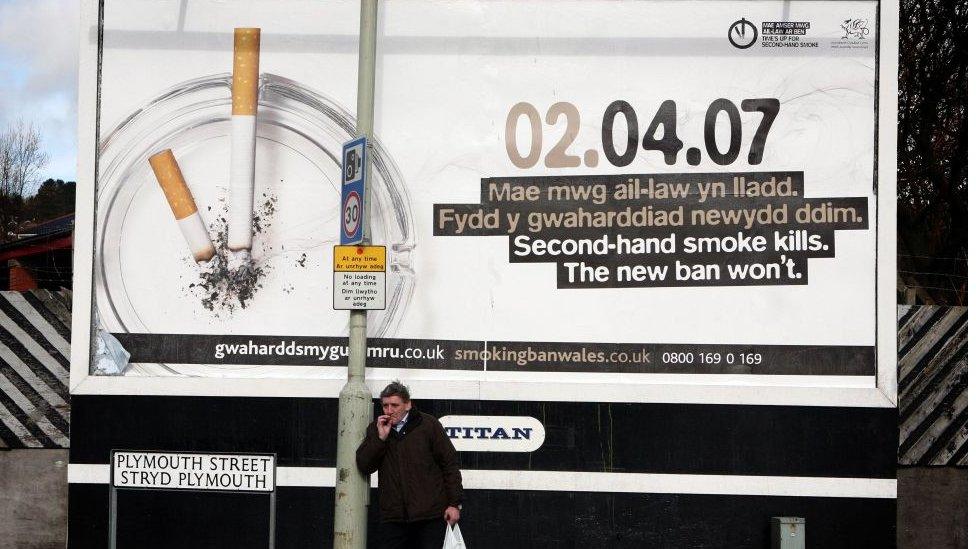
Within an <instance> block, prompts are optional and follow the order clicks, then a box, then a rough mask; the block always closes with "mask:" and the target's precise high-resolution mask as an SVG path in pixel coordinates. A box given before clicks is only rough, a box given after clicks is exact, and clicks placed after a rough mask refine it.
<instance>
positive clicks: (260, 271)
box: [190, 217, 268, 313]
mask: <svg viewBox="0 0 976 549" xmlns="http://www.w3.org/2000/svg"><path fill="white" fill-rule="evenodd" d="M220 223H221V225H220V227H219V228H218V229H217V231H216V235H217V241H216V243H215V244H216V245H217V246H216V247H217V253H216V254H215V255H214V256H213V258H212V259H211V260H210V261H208V262H206V263H204V264H201V265H200V278H199V280H198V281H197V282H196V283H194V284H190V288H191V289H195V290H197V291H198V292H199V294H200V296H201V297H200V303H201V304H202V305H203V307H204V308H205V309H207V310H208V311H213V312H215V313H220V312H233V311H234V310H235V309H236V308H237V307H240V308H242V309H246V308H247V306H248V304H249V303H250V301H251V300H252V299H254V295H255V294H256V293H257V291H258V290H259V289H260V288H262V286H263V284H262V279H263V278H264V277H265V276H266V275H267V273H268V267H267V266H266V265H261V264H257V263H255V262H254V261H252V260H251V258H250V257H243V258H242V257H240V254H242V252H233V251H231V250H228V249H227V220H226V218H223V217H221V218H220ZM243 254H247V252H243Z"/></svg>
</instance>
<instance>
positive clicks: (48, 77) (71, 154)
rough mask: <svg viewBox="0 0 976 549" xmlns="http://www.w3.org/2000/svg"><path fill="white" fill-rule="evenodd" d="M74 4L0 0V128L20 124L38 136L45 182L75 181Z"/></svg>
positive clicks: (66, 0)
mask: <svg viewBox="0 0 976 549" xmlns="http://www.w3.org/2000/svg"><path fill="white" fill-rule="evenodd" d="M78 4H79V3H78V2H77V0H0V74H2V75H3V78H2V79H0V128H3V127H6V126H7V125H8V124H9V123H11V122H12V121H14V120H17V119H19V118H22V119H24V120H27V121H30V122H33V123H34V124H35V125H36V126H37V127H38V128H39V129H40V131H41V135H42V138H43V140H44V145H45V150H46V151H47V152H48V154H49V155H50V157H51V161H50V162H49V163H48V166H47V168H46V169H45V170H44V175H43V177H54V178H62V179H67V178H72V179H74V178H75V161H76V160H75V159H76V156H77V143H76V135H77V131H76V128H77V118H78V113H77V89H78V17H79V12H78Z"/></svg>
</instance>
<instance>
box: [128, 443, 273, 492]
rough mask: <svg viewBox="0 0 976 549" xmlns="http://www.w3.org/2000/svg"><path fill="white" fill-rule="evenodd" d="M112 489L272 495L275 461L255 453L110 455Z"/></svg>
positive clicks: (138, 453)
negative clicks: (154, 489)
mask: <svg viewBox="0 0 976 549" xmlns="http://www.w3.org/2000/svg"><path fill="white" fill-rule="evenodd" d="M112 486H114V487H116V488H156V489H166V490H204V491H208V490H216V491H232V492H272V491H274V487H275V458H274V456H273V455H258V454H239V455H237V454H198V453H176V452H122V451H117V452H113V454H112Z"/></svg>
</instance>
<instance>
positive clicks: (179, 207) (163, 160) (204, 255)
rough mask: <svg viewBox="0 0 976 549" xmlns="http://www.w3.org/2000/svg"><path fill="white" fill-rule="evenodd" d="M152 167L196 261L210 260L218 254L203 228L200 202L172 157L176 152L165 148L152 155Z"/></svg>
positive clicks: (150, 158)
mask: <svg viewBox="0 0 976 549" xmlns="http://www.w3.org/2000/svg"><path fill="white" fill-rule="evenodd" d="M149 165H150V166H152V170H153V173H155V174H156V181H157V182H159V186H160V187H161V188H162V189H163V194H164V195H166V202H169V207H170V209H171V210H173V217H174V218H175V219H176V224H177V225H179V227H180V231H181V232H182V233H183V238H185V239H186V243H187V245H188V246H189V247H190V252H191V253H192V254H193V259H195V260H197V261H209V260H210V258H212V257H213V256H214V254H215V253H216V251H215V250H214V245H213V242H211V241H210V234H209V233H207V228H206V227H205V226H204V225H203V218H201V217H200V212H199V211H197V203H196V202H195V201H194V200H193V195H192V194H190V188H189V187H187V186H186V180H185V179H183V172H182V171H180V165H179V164H177V162H176V157H175V156H173V151H171V150H170V149H166V150H165V151H162V152H158V153H156V154H154V155H152V156H150V157H149Z"/></svg>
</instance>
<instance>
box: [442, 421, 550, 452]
mask: <svg viewBox="0 0 976 549" xmlns="http://www.w3.org/2000/svg"><path fill="white" fill-rule="evenodd" d="M440 421H441V424H442V425H443V426H444V431H445V432H446V433H447V436H448V437H449V438H450V439H451V442H453V443H454V448H455V449H457V451H459V452H533V451H535V450H538V449H539V447H540V446H542V443H543V441H545V439H546V428H545V427H543V426H542V423H541V422H540V421H539V420H538V419H536V418H534V417H527V416H444V417H442V418H440Z"/></svg>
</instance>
